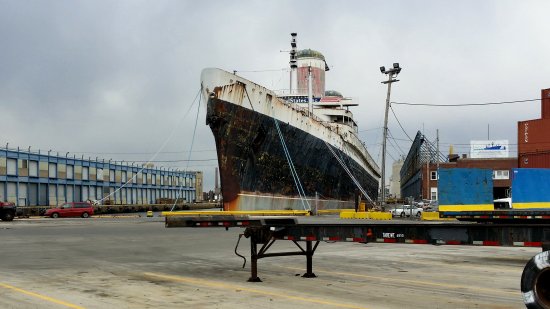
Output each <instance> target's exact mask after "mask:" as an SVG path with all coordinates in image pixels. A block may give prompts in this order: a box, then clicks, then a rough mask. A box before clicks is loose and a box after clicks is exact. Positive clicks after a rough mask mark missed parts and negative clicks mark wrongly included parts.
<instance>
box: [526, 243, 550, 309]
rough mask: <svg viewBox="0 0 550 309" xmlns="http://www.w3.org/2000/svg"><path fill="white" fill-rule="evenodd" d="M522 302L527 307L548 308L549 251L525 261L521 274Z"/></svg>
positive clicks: (549, 289) (549, 292)
mask: <svg viewBox="0 0 550 309" xmlns="http://www.w3.org/2000/svg"><path fill="white" fill-rule="evenodd" d="M521 292H522V294H523V302H524V303H525V306H526V307H527V308H529V309H545V308H550V251H544V252H541V253H539V254H537V255H535V256H534V257H533V258H531V259H530V260H529V262H527V265H525V268H524V269H523V274H522V275H521Z"/></svg>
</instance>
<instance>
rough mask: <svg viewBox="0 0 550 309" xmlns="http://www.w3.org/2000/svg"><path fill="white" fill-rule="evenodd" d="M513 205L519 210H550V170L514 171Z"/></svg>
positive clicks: (529, 169) (520, 169)
mask: <svg viewBox="0 0 550 309" xmlns="http://www.w3.org/2000/svg"><path fill="white" fill-rule="evenodd" d="M512 205H513V206H512V207H513V208H517V209H527V208H530V209H535V208H550V169H548V168H515V169H513V170H512Z"/></svg>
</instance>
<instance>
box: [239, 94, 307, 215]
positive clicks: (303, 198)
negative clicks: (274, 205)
mask: <svg viewBox="0 0 550 309" xmlns="http://www.w3.org/2000/svg"><path fill="white" fill-rule="evenodd" d="M243 87H244V91H245V93H246V97H247V98H248V102H249V103H250V107H251V108H252V110H253V111H254V106H253V105H252V101H251V100H250V96H249V95H248V91H247V90H246V85H244V86H243ZM271 117H272V118H273V121H274V122H275V127H276V128H277V133H278V134H279V139H280V140H281V145H282V146H283V152H284V153H285V157H286V160H287V162H288V165H289V167H290V174H291V175H292V179H293V180H294V185H295V186H296V189H297V190H298V195H299V196H300V201H301V202H302V206H303V207H304V210H308V211H311V206H310V204H309V201H308V200H307V196H306V193H305V191H304V188H303V186H302V183H301V181H300V177H299V176H298V172H297V171H296V168H295V167H294V163H293V162H292V157H291V156H290V153H289V151H288V148H287V147H286V143H285V139H284V137H283V133H282V132H281V128H280V127H279V122H278V121H277V118H275V116H273V115H272V116H271ZM306 204H307V207H306Z"/></svg>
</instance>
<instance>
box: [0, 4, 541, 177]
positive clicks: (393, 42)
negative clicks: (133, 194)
mask: <svg viewBox="0 0 550 309" xmlns="http://www.w3.org/2000/svg"><path fill="white" fill-rule="evenodd" d="M0 7H1V9H0V41H1V42H2V53H1V55H2V57H0V106H1V110H2V121H1V122H0V132H2V133H1V134H0V144H1V143H5V142H10V145H19V146H21V147H24V148H26V147H27V146H29V145H31V146H32V147H33V148H34V149H36V148H41V149H43V150H48V149H54V150H59V151H60V152H66V151H70V152H72V153H78V155H82V153H83V152H85V154H84V155H86V156H91V157H95V156H99V157H100V158H106V159H109V158H113V159H115V158H116V159H118V160H121V159H124V160H127V161H133V160H147V159H148V158H150V157H151V155H152V153H154V152H156V151H157V150H158V148H159V147H160V146H161V145H162V143H163V142H164V140H165V139H166V137H167V136H168V134H169V133H170V132H171V131H172V130H173V129H174V128H175V127H176V126H177V125H178V124H179V126H178V127H177V128H178V129H177V131H176V133H175V134H174V137H173V139H172V140H170V142H169V143H168V145H167V147H166V149H165V151H171V152H179V153H164V154H161V155H159V157H158V158H157V159H158V160H182V159H186V158H187V153H186V152H185V151H186V150H188V149H189V147H190V145H189V144H190V142H191V137H192V132H193V126H194V120H195V116H196V115H195V109H193V113H191V114H190V115H188V116H187V118H185V120H184V121H180V119H181V118H182V116H183V114H184V113H185V112H186V111H187V110H188V108H189V106H190V104H191V102H192V100H193V98H194V96H195V94H196V92H197V90H198V88H199V76H200V71H201V70H202V69H203V68H205V67H213V66H214V67H221V68H224V69H227V70H243V71H244V70H261V69H274V68H275V69H276V68H285V67H286V66H287V63H288V54H286V53H284V52H283V53H281V52H280V50H287V49H288V45H289V44H288V42H289V33H290V32H292V31H296V32H298V44H299V47H301V48H313V49H317V50H319V51H321V52H323V54H324V55H325V56H326V58H327V61H328V63H329V65H331V66H332V70H331V71H329V72H328V73H327V74H328V75H327V85H328V88H330V89H336V90H340V91H341V92H343V93H344V94H345V95H347V96H351V97H353V98H354V99H355V100H356V101H357V102H359V104H360V107H358V108H356V109H355V110H354V114H355V116H356V118H357V121H358V122H359V125H360V129H361V130H367V129H373V128H377V127H380V126H381V125H382V117H383V108H384V101H385V93H386V89H385V87H384V85H382V84H380V81H382V80H383V79H384V76H382V74H380V73H379V71H378V67H379V66H381V65H386V66H388V65H391V63H392V62H395V61H398V62H400V63H401V64H402V66H403V68H404V69H403V72H402V74H401V75H400V79H401V81H400V82H399V83H397V84H395V85H394V86H395V87H394V91H393V92H392V100H393V101H399V102H415V103H436V104H437V103H439V104H457V103H478V102H492V101H508V100H516V99H531V98H538V97H539V96H540V89H541V88H547V87H550V84H548V76H549V74H548V73H549V71H550V59H549V58H548V54H549V52H550V41H548V40H547V39H546V37H547V22H546V20H547V18H546V16H545V15H544V14H545V12H548V11H549V9H550V4H548V3H547V2H545V1H522V2H521V3H518V2H515V1H484V2H478V1H461V2H453V1H422V2H414V3H412V2H410V1H394V2H390V3H385V2H372V1H369V2H363V1H346V2H335V1H305V2H295V1H271V2H266V1H240V2H231V3H228V2H224V1H204V2H198V3H197V2H196V1H155V2H150V1H116V2H112V1H78V2H75V1H48V2H42V1H0ZM243 75H244V76H245V77H247V78H249V79H251V80H254V81H257V82H258V83H260V84H263V85H265V86H267V87H269V88H273V89H281V88H285V87H287V84H288V76H287V74H286V73H285V72H266V73H243ZM202 103H204V102H202ZM394 109H395V112H396V114H397V115H398V117H399V119H400V120H401V122H402V124H403V126H404V127H405V129H406V130H407V132H408V134H409V135H411V136H413V135H414V134H415V133H416V131H417V130H422V128H423V127H424V130H425V132H426V134H427V135H428V136H430V138H435V130H436V129H439V130H440V135H441V141H442V150H443V151H444V152H446V151H447V150H448V146H449V144H454V145H456V146H455V150H459V151H464V152H465V151H466V150H467V147H466V146H465V145H462V144H467V143H468V142H469V140H471V139H484V138H485V137H486V135H487V125H488V124H489V125H490V128H491V138H495V139H497V138H498V139H509V140H510V142H511V143H516V138H517V137H516V134H517V133H516V126H517V124H516V123H517V121H519V120H526V119H532V118H537V117H539V113H540V103H538V102H534V103H523V104H517V105H507V106H504V105H503V106H493V107H475V108H468V109H466V108H460V109H450V108H446V109H443V108H440V109H437V108H420V107H406V106H398V105H394ZM204 113H205V111H204V108H201V110H200V115H199V116H198V117H199V120H198V128H197V137H196V142H195V145H194V149H195V150H201V151H200V152H195V153H194V154H193V156H192V158H194V159H202V158H215V152H213V150H214V148H215V146H214V142H213V138H212V135H211V133H210V130H209V129H208V127H207V126H205V124H204ZM390 130H391V132H392V133H393V135H394V137H396V138H398V139H403V138H405V134H404V133H403V132H401V129H400V128H399V127H398V126H397V123H396V122H395V120H394V119H393V117H392V116H390ZM361 136H362V137H364V138H365V141H366V143H367V144H368V145H371V147H370V148H371V152H372V154H373V156H374V157H377V154H378V153H379V146H378V145H377V144H379V143H380V142H381V130H379V129H378V130H370V131H366V132H362V133H361ZM397 143H398V144H399V146H400V148H401V150H397V148H398V147H396V146H390V147H389V151H390V154H391V156H393V157H397V156H398V155H399V153H400V152H401V151H404V152H407V151H408V148H409V143H407V142H406V141H401V140H398V141H397ZM462 147H465V148H462ZM119 153H124V154H119ZM389 161H390V162H389V163H391V161H392V160H391V159H390V160H389ZM159 165H163V163H159ZM164 165H165V166H167V165H178V166H179V167H185V163H164ZM190 165H191V167H192V168H194V169H202V170H204V171H205V174H206V176H207V179H206V187H207V188H209V187H212V186H213V169H214V166H215V162H213V161H211V162H193V163H192V164H190Z"/></svg>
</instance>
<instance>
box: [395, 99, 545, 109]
mask: <svg viewBox="0 0 550 309" xmlns="http://www.w3.org/2000/svg"><path fill="white" fill-rule="evenodd" d="M540 100H542V99H526V100H516V101H502V102H487V103H465V104H429V103H409V102H391V104H397V105H409V106H430V107H462V106H486V105H503V104H515V103H525V102H534V101H540Z"/></svg>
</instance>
